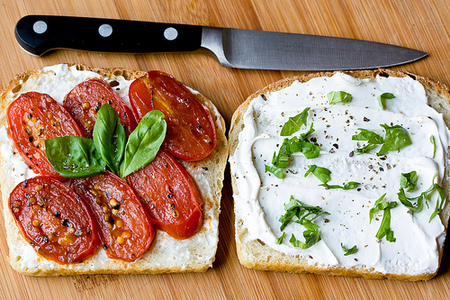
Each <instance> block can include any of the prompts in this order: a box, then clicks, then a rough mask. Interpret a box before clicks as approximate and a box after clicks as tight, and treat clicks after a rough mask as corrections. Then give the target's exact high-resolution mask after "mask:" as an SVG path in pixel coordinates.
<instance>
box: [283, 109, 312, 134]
mask: <svg viewBox="0 0 450 300" xmlns="http://www.w3.org/2000/svg"><path fill="white" fill-rule="evenodd" d="M309 109H310V107H307V108H305V109H304V110H303V111H302V112H301V113H299V114H297V115H296V116H294V117H290V118H289V120H288V121H287V122H286V123H285V124H284V125H283V128H282V129H281V133H280V135H281V136H288V135H291V134H293V133H295V132H297V131H299V130H300V128H301V127H302V125H305V126H306V120H307V118H308V111H309Z"/></svg>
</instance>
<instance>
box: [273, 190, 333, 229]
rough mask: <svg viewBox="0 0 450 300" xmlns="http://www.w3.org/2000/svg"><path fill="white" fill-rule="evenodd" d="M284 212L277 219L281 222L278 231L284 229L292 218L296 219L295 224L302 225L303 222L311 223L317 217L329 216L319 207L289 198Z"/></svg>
mask: <svg viewBox="0 0 450 300" xmlns="http://www.w3.org/2000/svg"><path fill="white" fill-rule="evenodd" d="M284 210H285V211H286V212H285V214H284V215H282V216H281V217H280V219H279V221H280V222H281V226H280V230H281V231H283V230H284V228H286V226H287V225H288V224H289V223H290V222H291V221H292V219H293V218H294V217H296V218H297V220H296V221H295V222H297V223H300V224H302V225H303V223H304V222H305V221H313V220H315V219H316V218H318V217H319V216H322V215H329V213H328V212H324V211H322V208H321V207H320V206H312V205H307V204H305V203H302V202H301V201H299V200H297V199H295V198H294V197H292V196H291V198H290V200H289V202H288V203H285V204H284Z"/></svg>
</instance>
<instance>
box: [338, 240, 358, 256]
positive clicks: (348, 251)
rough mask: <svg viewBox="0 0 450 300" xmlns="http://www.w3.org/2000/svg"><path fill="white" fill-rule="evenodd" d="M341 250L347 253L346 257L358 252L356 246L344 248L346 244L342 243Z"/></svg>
mask: <svg viewBox="0 0 450 300" xmlns="http://www.w3.org/2000/svg"><path fill="white" fill-rule="evenodd" d="M341 248H342V250H344V252H345V254H344V256H348V255H352V254H355V253H356V252H358V247H357V246H356V245H355V246H353V247H351V248H346V247H344V244H342V243H341Z"/></svg>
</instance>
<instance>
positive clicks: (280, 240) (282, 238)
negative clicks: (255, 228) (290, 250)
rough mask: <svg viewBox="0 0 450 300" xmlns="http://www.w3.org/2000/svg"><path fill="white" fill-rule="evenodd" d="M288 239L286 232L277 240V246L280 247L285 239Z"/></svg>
mask: <svg viewBox="0 0 450 300" xmlns="http://www.w3.org/2000/svg"><path fill="white" fill-rule="evenodd" d="M285 237H286V232H283V234H282V235H281V236H280V237H279V238H277V239H275V244H277V245H280V244H281V243H283V240H284V238H285Z"/></svg>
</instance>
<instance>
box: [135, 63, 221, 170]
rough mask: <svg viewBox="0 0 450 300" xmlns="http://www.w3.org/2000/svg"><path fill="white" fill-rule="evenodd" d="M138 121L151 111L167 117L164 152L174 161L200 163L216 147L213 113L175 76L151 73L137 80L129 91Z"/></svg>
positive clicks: (156, 72)
mask: <svg viewBox="0 0 450 300" xmlns="http://www.w3.org/2000/svg"><path fill="white" fill-rule="evenodd" d="M129 97H130V104H131V108H132V109H133V113H134V114H135V117H136V119H137V120H140V119H142V117H143V116H144V115H145V114H146V113H147V112H149V111H151V110H159V111H161V112H163V113H164V115H165V116H166V121H167V136H166V139H165V141H164V146H165V148H166V149H167V150H168V151H169V152H170V153H171V154H172V155H173V156H175V157H177V158H180V159H183V160H187V161H198V160H202V159H204V158H205V157H207V156H208V155H209V154H210V153H211V152H212V151H213V149H214V147H215V146H216V143H217V141H216V128H215V126H214V121H213V118H212V116H211V113H210V111H209V110H208V108H206V107H205V106H204V105H203V104H201V103H200V102H199V101H198V99H197V97H196V96H195V95H194V94H193V93H192V92H191V91H189V90H188V89H187V88H186V87H185V86H184V85H182V84H181V83H180V82H178V81H177V80H176V79H175V78H173V77H172V76H170V75H168V74H165V73H162V72H158V71H150V72H148V73H147V74H146V76H144V77H141V78H138V79H136V80H134V81H133V82H132V83H131V85H130V89H129Z"/></svg>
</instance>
